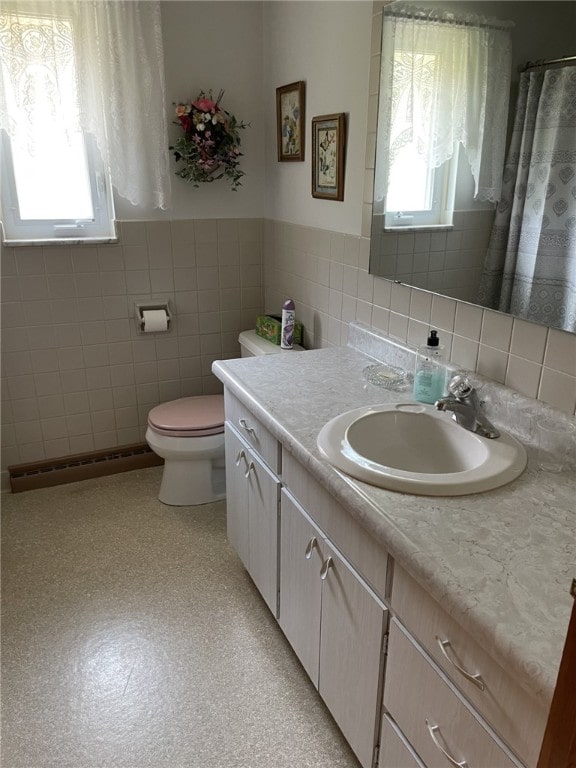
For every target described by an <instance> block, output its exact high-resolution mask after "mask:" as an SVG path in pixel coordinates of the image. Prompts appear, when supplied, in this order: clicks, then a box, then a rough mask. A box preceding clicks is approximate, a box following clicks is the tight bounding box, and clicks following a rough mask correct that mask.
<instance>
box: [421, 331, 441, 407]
mask: <svg viewBox="0 0 576 768" xmlns="http://www.w3.org/2000/svg"><path fill="white" fill-rule="evenodd" d="M442 350H443V348H442V347H441V346H440V339H439V338H438V331H430V335H429V336H428V341H427V343H426V345H425V346H422V347H418V351H417V353H416V368H415V371H414V399H415V400H418V401H419V402H421V403H435V402H436V400H439V399H440V398H441V397H443V395H444V387H445V386H446V366H445V363H444V356H443V354H442Z"/></svg>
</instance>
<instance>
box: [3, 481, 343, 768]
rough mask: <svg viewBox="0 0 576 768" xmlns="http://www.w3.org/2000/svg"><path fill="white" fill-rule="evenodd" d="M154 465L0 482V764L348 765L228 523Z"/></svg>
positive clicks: (40, 767)
mask: <svg viewBox="0 0 576 768" xmlns="http://www.w3.org/2000/svg"><path fill="white" fill-rule="evenodd" d="M159 481H160V470H159V469H157V468H154V469H148V470H141V471H137V472H130V473H126V474H122V475H115V476H113V477H106V478H102V479H98V480H87V481H84V482H82V483H75V484H73V485H64V486H59V487H57V488H47V489H42V490H38V491H29V492H27V493H21V494H18V495H14V496H5V497H4V498H3V505H2V520H3V522H2V539H3V544H2V550H3V551H2V555H3V558H2V570H3V582H2V593H3V594H2V598H3V622H2V759H1V765H2V768H49V767H50V768H96V766H98V768H104V767H107V766H114V767H115V766H118V768H128V767H129V768H288V766H289V767H290V768H307V767H308V766H310V767H311V768H357V763H356V761H355V759H354V757H353V755H352V754H351V752H350V750H349V748H348V747H347V745H346V743H345V742H344V740H343V738H342V736H341V735H340V732H339V731H338V729H337V728H336V726H335V725H334V724H333V722H332V720H331V718H330V716H329V714H328V713H327V710H326V709H325V707H324V705H323V704H322V702H321V701H320V700H319V698H318V696H317V694H316V692H315V690H314V688H313V686H312V684H311V683H310V681H309V680H308V677H307V676H306V674H305V673H304V671H303V670H302V668H301V667H300V664H299V662H298V661H297V660H296V658H295V656H294V654H293V653H292V651H291V649H290V647H289V645H288V643H287V642H286V640H285V639H284V636H283V635H282V633H281V632H280V630H279V629H278V626H277V625H276V622H275V620H274V619H273V617H272V616H271V614H270V613H269V611H268V609H267V608H266V607H265V605H264V603H263V601H262V600H261V598H260V597H259V594H258V593H257V591H256V589H255V588H254V586H253V585H252V582H251V581H250V579H249V577H248V576H247V575H246V573H245V571H244V569H243V568H242V566H241V564H240V561H239V560H238V558H237V557H236V555H235V553H234V552H233V551H232V550H231V548H230V547H229V546H228V544H227V541H226V536H225V530H226V522H225V506H224V503H223V502H219V503H217V504H209V505H204V506H200V507H182V508H177V507H166V506H164V505H162V504H161V503H160V502H159V501H158V500H157V499H156V492H157V488H158V486H159Z"/></svg>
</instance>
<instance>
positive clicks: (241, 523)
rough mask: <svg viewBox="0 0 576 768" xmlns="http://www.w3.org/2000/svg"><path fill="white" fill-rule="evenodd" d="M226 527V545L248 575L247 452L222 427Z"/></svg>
mask: <svg viewBox="0 0 576 768" xmlns="http://www.w3.org/2000/svg"><path fill="white" fill-rule="evenodd" d="M225 439H226V442H225V445H226V527H227V532H228V541H229V542H230V544H231V545H232V546H233V547H234V549H235V550H236V552H237V553H238V555H239V556H240V559H241V560H242V562H243V563H244V567H245V568H246V570H247V571H250V544H249V541H250V539H249V535H250V534H249V527H248V488H249V486H248V480H247V478H246V471H247V469H248V462H249V458H248V449H247V448H246V446H245V445H244V443H242V441H241V440H240V439H239V438H238V437H237V435H236V434H235V433H234V431H233V430H232V429H230V427H229V426H228V424H226V435H225Z"/></svg>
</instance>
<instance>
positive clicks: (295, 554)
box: [279, 490, 325, 687]
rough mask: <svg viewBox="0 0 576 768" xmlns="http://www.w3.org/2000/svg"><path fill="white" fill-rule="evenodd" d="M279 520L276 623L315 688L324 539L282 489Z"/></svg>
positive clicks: (318, 651)
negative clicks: (278, 623) (277, 620)
mask: <svg viewBox="0 0 576 768" xmlns="http://www.w3.org/2000/svg"><path fill="white" fill-rule="evenodd" d="M280 521H281V523H280V529H281V533H280V619H279V621H280V626H281V628H282V631H283V632H284V634H285V635H286V637H287V638H288V641H289V642H290V644H291V646H292V648H294V651H295V652H296V655H297V656H298V658H299V659H300V661H301V663H302V666H303V667H304V669H305V670H306V672H307V673H308V675H309V676H310V679H311V680H312V682H313V683H314V685H315V686H316V687H318V655H319V653H320V596H321V590H322V582H321V581H320V570H321V568H322V563H323V562H324V557H323V551H324V549H325V547H324V540H323V537H322V534H321V533H320V531H319V529H318V528H317V527H316V526H315V525H314V524H313V522H312V521H311V520H310V518H309V517H308V515H306V513H305V512H304V511H303V510H302V509H301V508H300V507H299V506H298V505H297V504H295V503H294V501H293V500H292V499H291V498H290V496H289V495H288V494H287V493H286V491H285V490H283V491H282V501H281V512H280Z"/></svg>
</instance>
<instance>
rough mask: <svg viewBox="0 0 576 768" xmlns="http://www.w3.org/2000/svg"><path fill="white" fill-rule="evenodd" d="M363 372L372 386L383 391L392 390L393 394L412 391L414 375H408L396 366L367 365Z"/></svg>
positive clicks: (385, 364) (384, 364) (382, 364)
mask: <svg viewBox="0 0 576 768" xmlns="http://www.w3.org/2000/svg"><path fill="white" fill-rule="evenodd" d="M362 372H363V374H364V378H365V379H366V381H368V382H369V383H370V384H373V385H374V386H375V387H380V388H381V389H389V390H392V391H393V392H404V391H405V390H407V389H410V387H411V386H412V381H413V379H414V377H413V375H412V374H411V373H408V371H404V370H403V369H402V368H397V367H396V366H395V365H388V364H387V363H376V364H375V365H367V366H366V368H364V370H363V371H362Z"/></svg>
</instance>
